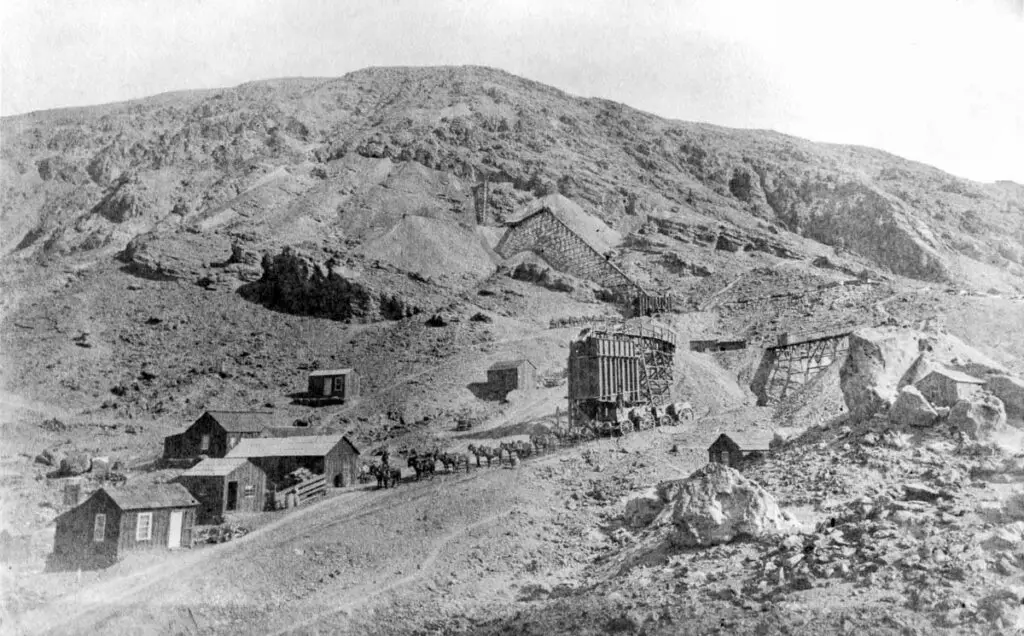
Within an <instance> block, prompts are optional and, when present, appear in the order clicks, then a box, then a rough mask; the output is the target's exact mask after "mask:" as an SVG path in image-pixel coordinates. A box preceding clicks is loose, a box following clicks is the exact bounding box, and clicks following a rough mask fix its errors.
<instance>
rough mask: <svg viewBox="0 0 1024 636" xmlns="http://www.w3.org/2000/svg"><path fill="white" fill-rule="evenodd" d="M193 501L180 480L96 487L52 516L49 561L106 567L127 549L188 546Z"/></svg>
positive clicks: (60, 564)
mask: <svg viewBox="0 0 1024 636" xmlns="http://www.w3.org/2000/svg"><path fill="white" fill-rule="evenodd" d="M198 505H199V502H198V501H196V500H195V498H193V497H192V495H191V494H189V492H188V490H187V489H186V488H185V487H184V486H182V485H181V484H156V485H152V486H145V487H140V486H124V487H107V488H100V489H99V490H97V491H96V492H94V493H93V494H92V495H91V496H90V497H89V498H88V499H86V500H85V501H83V502H82V503H81V504H80V505H78V506H76V507H74V508H72V509H71V510H69V511H67V512H65V513H64V514H62V515H60V516H59V517H57V520H56V524H57V530H56V534H55V535H54V541H53V556H52V562H53V564H54V565H56V566H58V567H59V568H61V569H63V568H75V567H106V566H107V565H110V564H111V563H113V562H115V561H117V560H118V559H119V558H121V557H122V556H124V555H125V554H127V553H130V552H138V551H144V550H174V549H177V548H182V547H186V548H187V547H191V546H192V526H193V525H194V524H195V517H196V507H197V506H198Z"/></svg>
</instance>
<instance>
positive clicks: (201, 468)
mask: <svg viewBox="0 0 1024 636" xmlns="http://www.w3.org/2000/svg"><path fill="white" fill-rule="evenodd" d="M248 461H249V460H248V459H246V458H245V457H207V458H206V459H204V460H203V461H201V462H199V463H198V464H196V465H195V466H193V467H192V468H189V469H188V470H186V471H185V472H183V473H182V474H181V476H182V477H224V476H227V475H230V474H231V473H232V472H234V471H235V470H237V469H238V468H239V467H241V466H243V465H244V464H245V463H246V462H248Z"/></svg>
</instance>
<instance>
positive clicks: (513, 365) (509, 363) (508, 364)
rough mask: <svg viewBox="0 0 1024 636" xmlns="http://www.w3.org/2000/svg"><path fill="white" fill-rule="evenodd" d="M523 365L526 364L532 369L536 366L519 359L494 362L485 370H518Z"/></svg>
mask: <svg viewBox="0 0 1024 636" xmlns="http://www.w3.org/2000/svg"><path fill="white" fill-rule="evenodd" d="M523 364H528V365H530V366H531V367H533V368H534V369H536V368H537V365H535V364H534V363H532V362H530V361H529V360H526V359H520V360H506V361H504V362H495V363H494V364H492V365H491V366H490V367H489V368H488V369H487V370H488V371H497V370H499V369H518V368H519V367H521V366H522V365H523Z"/></svg>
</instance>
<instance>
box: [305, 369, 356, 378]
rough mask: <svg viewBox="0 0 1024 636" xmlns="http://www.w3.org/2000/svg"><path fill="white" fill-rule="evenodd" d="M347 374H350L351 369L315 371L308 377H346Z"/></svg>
mask: <svg viewBox="0 0 1024 636" xmlns="http://www.w3.org/2000/svg"><path fill="white" fill-rule="evenodd" d="M349 373H352V369H317V370H316V371H311V372H310V374H309V377H311V378H317V377H321V376H325V375H347V374H349Z"/></svg>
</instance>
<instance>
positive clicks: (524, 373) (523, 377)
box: [487, 359, 537, 393]
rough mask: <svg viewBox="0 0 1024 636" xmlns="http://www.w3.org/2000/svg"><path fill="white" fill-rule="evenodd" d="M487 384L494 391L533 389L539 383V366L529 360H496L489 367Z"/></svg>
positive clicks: (505, 391)
mask: <svg viewBox="0 0 1024 636" xmlns="http://www.w3.org/2000/svg"><path fill="white" fill-rule="evenodd" d="M487 384H488V386H489V387H490V389H491V390H492V391H497V392H500V393H508V392H509V391H515V390H519V391H532V390H533V389H534V387H535V386H536V385H537V367H536V366H535V365H534V364H533V363H532V362H530V361H529V360H525V359H521V360H508V361H505V362H496V363H494V364H492V365H491V367H490V368H489V369H487Z"/></svg>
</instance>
